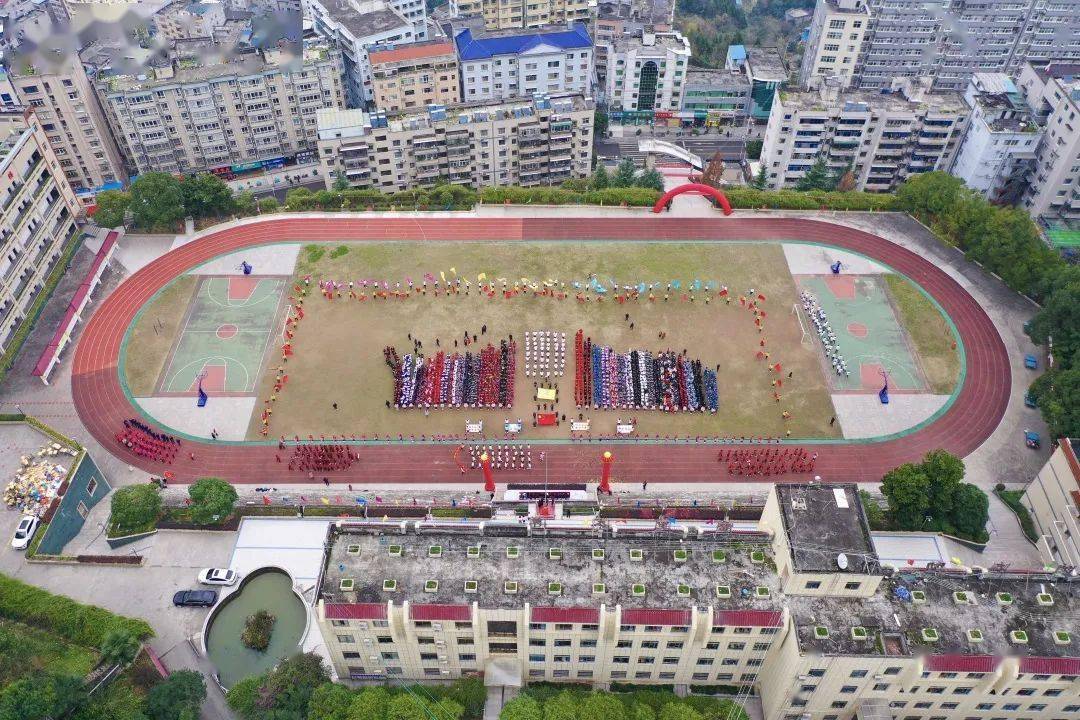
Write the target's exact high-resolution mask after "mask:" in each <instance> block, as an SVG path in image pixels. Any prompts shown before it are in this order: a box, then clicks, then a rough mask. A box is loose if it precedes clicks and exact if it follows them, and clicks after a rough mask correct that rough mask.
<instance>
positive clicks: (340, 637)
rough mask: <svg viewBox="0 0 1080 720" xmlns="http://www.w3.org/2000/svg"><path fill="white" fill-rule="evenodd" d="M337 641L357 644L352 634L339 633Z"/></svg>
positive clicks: (345, 643)
mask: <svg viewBox="0 0 1080 720" xmlns="http://www.w3.org/2000/svg"><path fill="white" fill-rule="evenodd" d="M337 641H338V642H339V643H342V644H344V645H354V644H356V638H355V637H353V636H352V635H338V636H337Z"/></svg>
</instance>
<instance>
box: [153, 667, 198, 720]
mask: <svg viewBox="0 0 1080 720" xmlns="http://www.w3.org/2000/svg"><path fill="white" fill-rule="evenodd" d="M205 699H206V680H205V679H203V676H202V673H200V672H198V671H196V670H177V671H175V672H173V673H171V674H170V675H169V677H167V678H165V679H164V680H163V681H162V682H159V683H158V684H157V685H155V686H154V687H152V688H150V692H149V693H147V695H146V715H147V717H149V718H150V720H199V708H201V707H202V703H203V700H205Z"/></svg>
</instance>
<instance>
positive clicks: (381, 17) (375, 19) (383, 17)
mask: <svg viewBox="0 0 1080 720" xmlns="http://www.w3.org/2000/svg"><path fill="white" fill-rule="evenodd" d="M323 4H324V5H325V7H326V10H327V12H328V14H329V16H330V18H331V19H332V20H335V21H337V22H338V23H339V24H340V25H341V26H342V27H344V28H345V29H346V30H348V31H349V34H351V35H352V36H353V37H354V38H363V37H368V36H370V35H378V34H380V33H384V32H386V31H388V30H393V29H395V28H401V27H404V28H407V27H411V25H410V24H409V21H408V20H406V19H405V17H404V16H402V15H401V13H399V12H398V11H397V10H395V9H394V8H392V7H391V6H390V5H388V4H387V3H385V2H369V3H365V4H364V5H363V6H361V7H357V6H356V5H353V4H352V3H351V2H350V1H349V0H337V2H334V0H326V2H324V3H323Z"/></svg>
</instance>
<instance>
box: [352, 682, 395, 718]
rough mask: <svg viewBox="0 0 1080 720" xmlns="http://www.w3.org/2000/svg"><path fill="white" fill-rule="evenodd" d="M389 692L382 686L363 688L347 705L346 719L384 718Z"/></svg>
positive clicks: (388, 701)
mask: <svg viewBox="0 0 1080 720" xmlns="http://www.w3.org/2000/svg"><path fill="white" fill-rule="evenodd" d="M389 704H390V693H388V692H387V691H386V688H383V687H370V688H365V689H364V690H363V691H362V692H360V693H359V694H358V695H357V696H356V697H354V698H353V701H352V703H351V704H350V705H349V713H348V715H347V716H346V717H347V720H384V718H385V717H386V706H387V705H389Z"/></svg>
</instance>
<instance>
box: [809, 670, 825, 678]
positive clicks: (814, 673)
mask: <svg viewBox="0 0 1080 720" xmlns="http://www.w3.org/2000/svg"><path fill="white" fill-rule="evenodd" d="M807 675H809V676H810V677H825V669H824V668H810V672H808V673H807Z"/></svg>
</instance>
